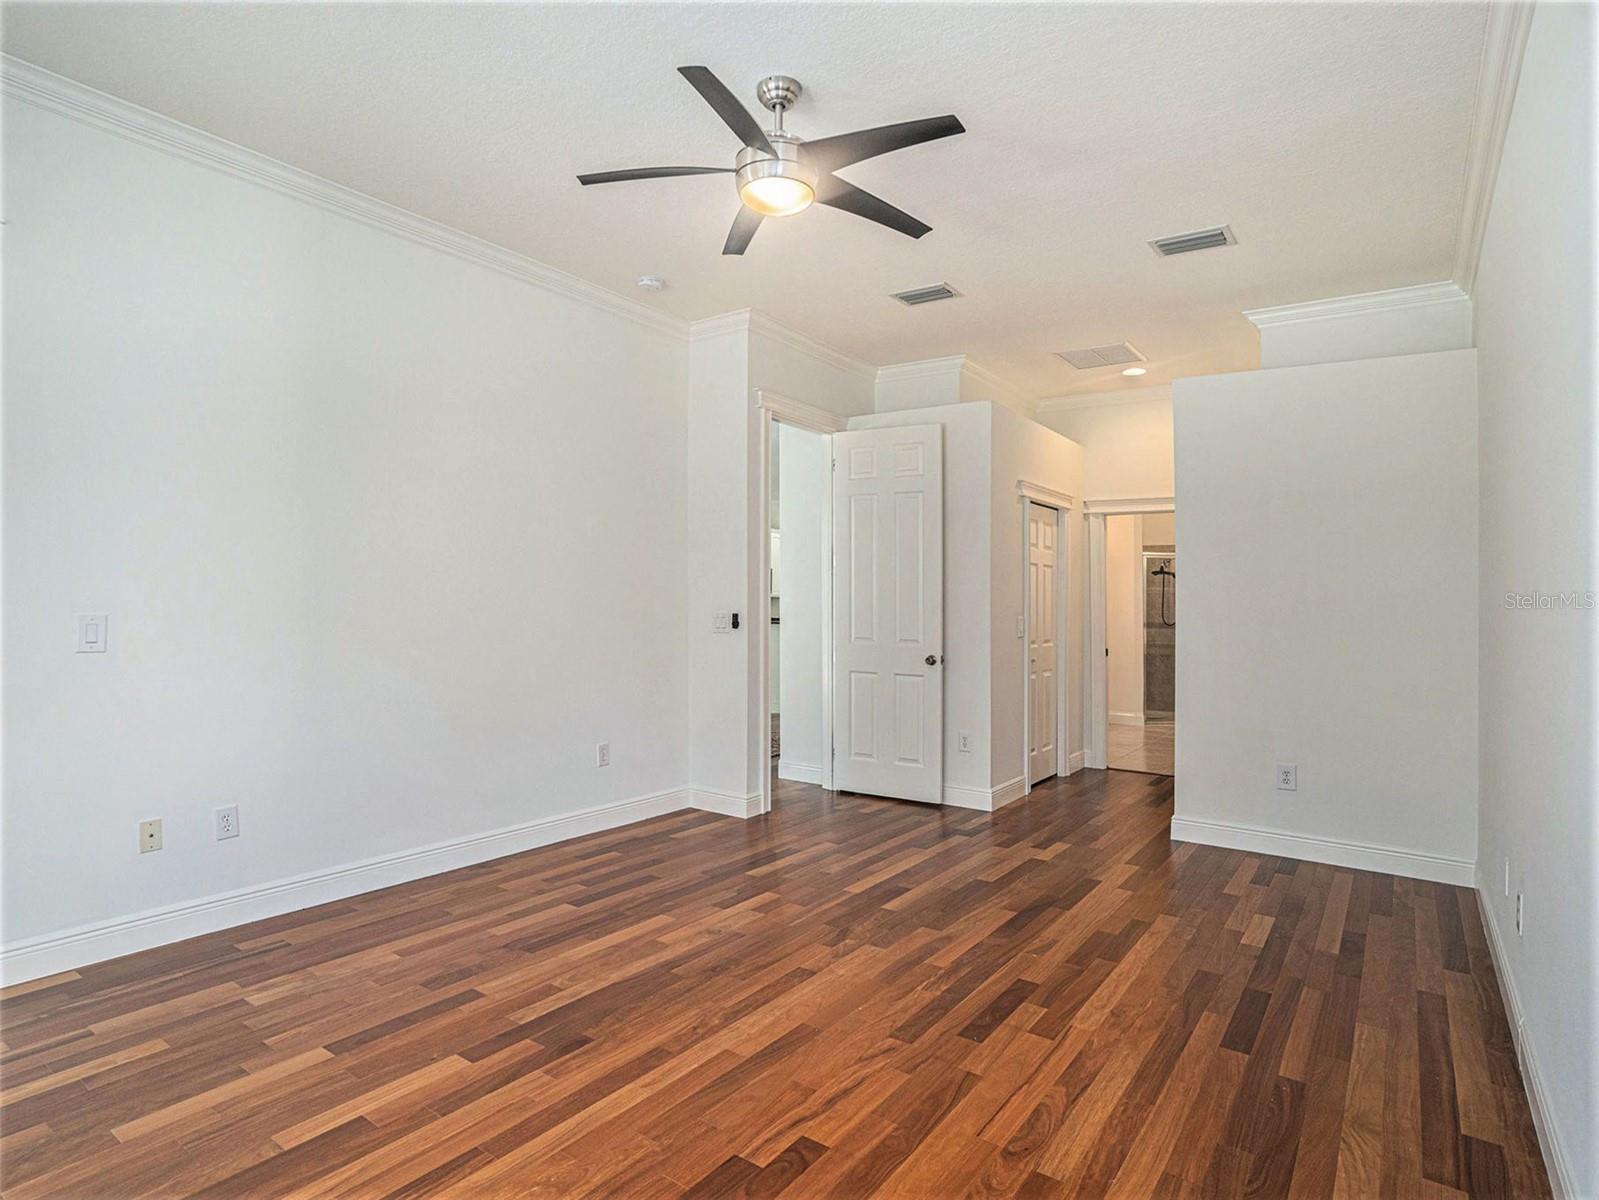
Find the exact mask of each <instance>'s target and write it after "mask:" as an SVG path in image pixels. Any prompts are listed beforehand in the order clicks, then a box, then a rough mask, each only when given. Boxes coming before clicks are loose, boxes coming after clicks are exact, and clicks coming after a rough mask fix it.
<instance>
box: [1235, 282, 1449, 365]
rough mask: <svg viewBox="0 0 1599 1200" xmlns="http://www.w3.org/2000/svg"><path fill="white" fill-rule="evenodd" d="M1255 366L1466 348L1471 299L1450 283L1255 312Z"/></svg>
mask: <svg viewBox="0 0 1599 1200" xmlns="http://www.w3.org/2000/svg"><path fill="white" fill-rule="evenodd" d="M1244 315H1245V316H1246V317H1248V318H1249V319H1250V320H1251V321H1253V322H1254V323H1255V324H1256V325H1257V326H1258V327H1259V329H1260V365H1261V366H1262V367H1298V366H1304V365H1306V364H1308V363H1326V362H1350V361H1353V360H1356V359H1365V358H1394V357H1397V356H1398V355H1402V354H1432V353H1435V352H1437V351H1439V350H1464V349H1467V348H1468V347H1470V346H1471V300H1470V298H1469V297H1467V295H1466V293H1465V292H1463V291H1461V290H1460V289H1459V288H1458V287H1456V286H1455V285H1454V284H1452V283H1442V284H1424V285H1422V286H1420V287H1409V288H1395V289H1393V290H1390V291H1386V292H1368V293H1366V294H1364V295H1360V296H1340V297H1335V298H1333V299H1331V300H1325V301H1311V302H1309V303H1307V304H1292V305H1287V306H1285V307H1282V308H1268V309H1256V310H1255V311H1253V312H1248V313H1245V314H1244Z"/></svg>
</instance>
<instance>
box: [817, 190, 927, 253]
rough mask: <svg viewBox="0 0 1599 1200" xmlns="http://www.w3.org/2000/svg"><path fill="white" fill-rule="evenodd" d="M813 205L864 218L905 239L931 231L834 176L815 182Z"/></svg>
mask: <svg viewBox="0 0 1599 1200" xmlns="http://www.w3.org/2000/svg"><path fill="white" fill-rule="evenodd" d="M816 203H818V204H825V205H827V207H828V208H837V209H842V210H843V211H844V212H847V213H854V214H855V215H856V216H857V217H865V218H866V219H867V220H868V221H876V222H877V223H878V224H879V225H886V226H888V227H889V228H890V229H892V230H894V231H896V232H898V233H903V234H904V235H905V236H906V237H913V238H919V237H921V236H922V234H924V233H929V232H931V231H932V228H933V227H932V226H931V225H925V224H923V223H922V222H921V221H918V220H917V219H916V218H915V217H913V216H911V215H910V213H908V212H901V211H900V210H899V209H897V208H895V207H894V206H893V205H892V204H890V203H889V202H888V201H887V200H879V199H878V198H877V197H876V196H874V195H872V193H870V192H864V191H862V190H861V189H860V188H858V187H856V186H855V185H854V184H852V183H845V182H844V181H843V180H842V179H840V178H838V177H837V176H836V175H824V176H822V178H821V179H819V180H818V181H817V184H816Z"/></svg>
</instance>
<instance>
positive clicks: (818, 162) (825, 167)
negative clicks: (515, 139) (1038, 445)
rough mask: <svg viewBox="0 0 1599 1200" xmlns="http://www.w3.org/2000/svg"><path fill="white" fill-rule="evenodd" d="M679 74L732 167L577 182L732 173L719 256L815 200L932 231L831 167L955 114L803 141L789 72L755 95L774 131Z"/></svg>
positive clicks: (930, 135)
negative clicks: (734, 147) (790, 114)
mask: <svg viewBox="0 0 1599 1200" xmlns="http://www.w3.org/2000/svg"><path fill="white" fill-rule="evenodd" d="M677 72H678V74H679V75H681V76H682V77H683V78H684V79H685V80H687V81H688V83H689V86H690V87H692V88H693V89H694V90H695V91H696V92H698V93H699V94H700V98H701V99H703V100H704V101H705V102H706V103H707V104H709V105H710V106H711V108H712V109H713V110H714V111H715V113H716V115H717V116H719V117H721V118H722V123H723V124H724V125H726V126H727V127H728V129H730V130H732V132H733V134H734V136H736V137H737V138H738V140H739V142H740V143H741V144H742V147H743V148H742V149H741V150H740V151H739V152H738V157H737V159H735V160H734V165H733V166H731V167H635V168H632V169H630V170H625V171H595V172H591V173H589V174H587V175H579V176H578V177H577V181H578V183H580V184H582V185H583V186H584V187H591V186H593V185H594V184H599V183H625V182H630V181H634V180H651V179H670V178H673V177H675V176H680V175H732V176H733V177H734V180H733V181H734V184H735V185H736V187H737V188H738V198H739V202H740V205H741V207H740V208H739V210H738V215H737V216H736V217H734V218H733V228H732V229H730V230H728V233H727V241H726V242H725V243H724V244H723V246H722V253H723V254H743V253H744V251H746V250H747V249H749V244H750V239H751V238H753V237H754V236H755V231H756V230H757V229H759V228H760V227H761V222H762V221H764V220H765V219H766V218H767V217H791V216H793V215H794V214H795V213H801V212H804V211H805V210H806V209H807V208H809V207H810V206H811V205H813V204H820V205H822V206H823V207H826V208H836V209H838V210H839V211H840V212H847V213H853V214H854V215H855V216H857V217H864V218H865V219H866V220H868V221H872V222H874V223H875V224H878V225H881V226H883V227H884V228H886V229H892V230H893V231H894V232H895V233H903V234H904V235H905V236H906V237H910V238H919V237H921V236H922V235H923V234H926V233H931V232H932V228H933V227H932V226H931V225H928V224H927V223H926V222H924V221H918V220H917V219H916V218H915V217H913V216H911V215H910V214H909V213H907V212H901V211H900V210H899V209H897V208H895V207H894V206H893V205H892V204H890V203H889V202H888V201H886V200H882V199H879V198H878V197H877V196H874V195H872V194H871V193H870V192H866V191H862V190H861V189H860V188H858V187H856V186H855V185H854V184H852V183H848V182H846V181H844V180H842V179H840V178H839V177H838V176H837V175H836V174H835V172H837V171H839V170H840V169H842V168H844V167H848V166H851V165H853V164H855V163H858V162H865V161H866V160H867V159H869V158H876V157H878V156H879V155H882V154H888V153H890V152H891V151H894V150H903V149H905V148H906V147H907V146H919V145H921V144H922V143H923V142H932V141H937V140H938V139H939V138H947V137H952V136H954V135H955V134H957V133H965V132H966V127H965V126H964V125H962V124H961V123H960V121H959V120H958V119H956V117H955V116H954V115H953V114H946V115H945V116H942V117H924V118H922V119H921V120H919V121H900V122H897V123H896V124H893V125H879V126H877V127H876V128H873V129H857V130H855V131H854V132H853V133H840V134H837V135H835V136H833V137H824V138H817V139H813V140H811V141H803V140H802V139H800V138H797V137H795V136H794V135H793V134H792V133H789V132H787V131H786V130H785V129H784V128H783V115H784V114H785V113H786V112H787V111H788V110H789V109H790V108H792V107H793V106H794V102H795V101H797V100H798V99H799V98H800V93H801V91H802V90H803V89H802V88H801V87H800V85H799V81H798V80H797V79H794V78H793V77H792V76H789V75H768V76H766V78H764V79H762V80H761V81H760V82H759V83H758V84H756V86H755V99H756V100H758V101H760V104H761V107H762V108H765V109H768V110H770V111H771V114H772V128H771V129H762V128H761V125H760V122H759V121H757V120H756V119H755V117H753V116H752V115H751V114H750V111H749V110H748V109H747V108H745V107H744V105H743V103H742V102H741V101H740V100H739V98H738V97H737V96H735V95H733V93H732V92H730V91H729V90H728V88H727V85H726V84H725V83H723V82H722V81H721V80H720V79H718V78H717V77H716V76H715V75H714V74H713V73H712V72H711V70H710V68H709V67H703V66H690V67H679V68H678V69H677ZM724 161H725V160H724ZM1112 361H1114V362H1129V361H1131V360H1130V359H1126V358H1119V359H1114V360H1112ZM1104 365H1106V366H1109V365H1110V363H1109V362H1107V363H1105V364H1104Z"/></svg>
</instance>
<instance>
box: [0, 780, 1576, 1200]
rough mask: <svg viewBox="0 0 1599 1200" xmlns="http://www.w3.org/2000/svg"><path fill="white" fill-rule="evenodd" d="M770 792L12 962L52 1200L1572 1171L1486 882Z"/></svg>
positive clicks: (773, 1191) (1526, 1182) (1071, 802)
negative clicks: (257, 918) (349, 894)
mask: <svg viewBox="0 0 1599 1200" xmlns="http://www.w3.org/2000/svg"><path fill="white" fill-rule="evenodd" d="M1170 816H1171V780H1170V779H1165V778H1159V777H1152V776H1146V775H1134V774H1125V773H1120V772H1103V771H1088V772H1082V773H1080V774H1078V775H1077V776H1074V777H1073V778H1072V779H1070V780H1056V781H1052V782H1051V783H1050V784H1048V785H1046V786H1044V787H1041V788H1039V789H1036V790H1035V791H1034V792H1033V794H1032V797H1031V798H1030V799H1028V800H1026V801H1023V802H1019V803H1017V804H1014V805H1012V806H1010V807H1009V808H1006V809H1004V810H1002V811H1001V812H999V813H996V814H993V815H989V814H985V813H977V812H968V811H961V810H940V809H932V808H924V807H919V806H915V805H910V804H901V803H897V802H892V801H879V800H868V799H864V798H860V797H853V796H837V797H832V796H828V795H827V794H826V793H823V792H821V791H819V790H818V789H815V788H810V787H805V786H801V785H789V784H784V785H781V790H780V792H779V799H778V806H777V811H776V812H774V813H773V815H771V816H769V817H766V818H761V819H757V820H753V821H748V822H743V821H737V820H733V819H731V818H726V817H718V816H711V815H708V814H705V813H698V812H683V813H677V814H673V815H671V816H667V817H662V818H659V819H657V820H653V821H649V822H646V823H643V824H639V825H634V826H630V827H628V828H625V829H619V830H613V831H610V832H607V833H603V834H597V835H594V836H592V837H587V838H583V839H580V840H577V841H572V842H566V843H562V844H560V845H557V846H551V847H546V848H544V849H541V850H536V851H532V852H530V853H527V854H522V855H517V856H515V857H512V858H506V859H501V860H498V861H496V862H492V863H487V864H483V865H481V866H477V867H472V868H467V869H465V870H460V871H455V872H452V873H450V874H448V875H442V876H437V877H435V878H432V879H426V880H421V881H418V882H416V883H412V884H407V885H404V886H402V887H397V888H392V889H389V890H387V891H384V892H379V893H374V894H371V895H367V896H362V897H359V898H356V899H352V900H349V901H343V902H339V903H335V904H330V905H325V906H323V907H321V908H317V909H312V910H308V911H305V912H299V913H294V914H292V915H289V916H285V917H281V918H277V919H273V920H269V921H262V922H259V923H257V924H254V925H249V926H245V927H243V928H239V929H234V930H229V931H227V932H225V933H221V934H215V935H211V936H207V937H203V938H197V939H195V940H192V941H189V942H185V943H182V944H180V945H176V946H171V947H166V948H163V949H159V950H154V951H150V952H147V953H144V954H138V955H134V956H131V957H128V958H125V959H120V960H118V961H115V962H110V963H105V964H101V965H99V966H96V967H91V968H86V969H84V970H82V971H80V972H69V973H67V974H65V975H62V976H58V977H56V978H54V979H51V980H45V981H39V982H36V983H33V984H27V985H23V986H21V987H17V988H13V989H11V990H10V991H9V992H8V993H7V994H6V995H5V996H4V997H3V1010H0V1052H3V1056H0V1063H3V1067H0V1105H3V1107H0V1188H3V1191H4V1195H5V1196H6V1197H7V1198H14V1200H32V1198H34V1197H46V1196H71V1197H124V1196H146V1195H149V1196H169V1197H178V1196H206V1197H235V1196H237V1197H244V1196H248V1197H268V1196H291V1195H292V1196H299V1197H393V1198H400V1197H423V1196H474V1197H475V1196H517V1197H557V1196H559V1197H568V1196H571V1197H581V1196H622V1197H643V1198H651V1197H673V1196H688V1197H694V1198H695V1200H702V1198H708V1197H716V1196H744V1197H772V1196H778V1195H781V1196H782V1197H784V1200H795V1198H799V1197H846V1198H847V1197H860V1196H900V1197H962V1196H972V1197H1005V1196H1015V1197H1027V1198H1036V1197H1045V1196H1102V1195H1104V1196H1111V1195H1114V1196H1126V1197H1140V1198H1143V1197H1162V1198H1171V1197H1184V1196H1207V1197H1212V1196H1214V1197H1222V1196H1248V1197H1290V1198H1294V1200H1298V1198H1300V1197H1319V1196H1329V1197H1340V1198H1345V1197H1348V1198H1355V1197H1414V1198H1417V1200H1446V1198H1448V1197H1458V1196H1495V1197H1497V1196H1511V1195H1514V1196H1528V1197H1541V1196H1547V1195H1548V1194H1549V1185H1548V1180H1547V1178H1546V1177H1545V1175H1544V1170H1543V1166H1542V1163H1541V1159H1540V1157H1539V1154H1538V1149H1537V1143H1536V1139H1535V1135H1534V1133H1533V1129H1532V1124H1531V1121H1530V1118H1529V1115H1528V1109H1527V1103H1526V1098H1525V1094H1524V1092H1523V1089H1522V1083H1521V1080H1520V1077H1519V1075H1518V1072H1517V1067H1516V1063H1515V1059H1514V1056H1513V1052H1512V1049H1511V1043H1510V1035H1509V1030H1508V1027H1507V1025H1506V1020H1505V1013H1504V1009H1503V1006H1502V1005H1501V1003H1500V995H1499V989H1498V985H1497V983H1496V981H1495V979H1494V974H1493V970H1492V967H1491V965H1490V963H1489V958H1488V950H1487V947H1486V945H1485V943H1484V940H1483V933H1482V926H1481V924H1480V922H1479V919H1478V913H1477V909H1476V903H1475V898H1474V896H1473V895H1472V893H1471V892H1469V891H1465V890H1462V889H1458V888H1451V887H1444V886H1439V885H1434V884H1427V883H1418V882H1414V881H1411V880H1405V879H1395V878H1393V877H1390V876H1385V875H1373V874H1367V873H1363V872H1359V871H1345V870H1339V869H1335V868H1332V867H1324V866H1318V865H1313V864H1308V863H1299V862H1295V861H1291V860H1286V859H1276V858H1265V857H1260V856H1256V855H1248V854H1242V853H1237V852H1232V851H1225V850H1217V849H1211V848H1205V847H1196V846H1189V845H1180V844H1179V845H1173V844H1172V843H1171V842H1170V841H1169V840H1168V837H1167V823H1168V821H1169V819H1170Z"/></svg>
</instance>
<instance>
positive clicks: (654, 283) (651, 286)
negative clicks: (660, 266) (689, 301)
mask: <svg viewBox="0 0 1599 1200" xmlns="http://www.w3.org/2000/svg"><path fill="white" fill-rule="evenodd" d="M638 285H639V287H641V288H643V289H644V290H645V291H646V292H658V291H660V290H661V289H662V288H663V287H665V286H666V280H664V279H662V278H661V277H660V276H659V275H640V276H639V277H638Z"/></svg>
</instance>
